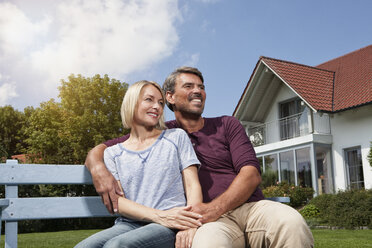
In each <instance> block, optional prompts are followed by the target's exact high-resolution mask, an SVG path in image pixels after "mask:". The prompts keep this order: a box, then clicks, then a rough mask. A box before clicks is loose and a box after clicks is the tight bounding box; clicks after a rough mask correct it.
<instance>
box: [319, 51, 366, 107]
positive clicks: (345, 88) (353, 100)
mask: <svg viewBox="0 0 372 248" xmlns="http://www.w3.org/2000/svg"><path fill="white" fill-rule="evenodd" d="M317 68H321V69H326V70H331V71H335V72H336V73H335V87H334V109H333V111H340V110H344V109H348V108H352V107H356V106H359V105H364V104H367V103H371V102H372V45H369V46H367V47H364V48H361V49H359V50H356V51H354V52H351V53H348V54H346V55H343V56H341V57H338V58H336V59H333V60H330V61H328V62H325V63H323V64H320V65H318V66H317Z"/></svg>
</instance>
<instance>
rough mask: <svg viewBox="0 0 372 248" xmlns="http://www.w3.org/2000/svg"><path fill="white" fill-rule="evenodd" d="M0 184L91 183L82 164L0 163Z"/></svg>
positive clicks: (89, 176)
mask: <svg viewBox="0 0 372 248" xmlns="http://www.w3.org/2000/svg"><path fill="white" fill-rule="evenodd" d="M0 184H7V185H19V184H92V177H91V175H90V173H89V171H88V170H87V169H86V168H85V166H84V165H44V164H18V165H17V164H16V165H9V164H8V165H7V164H0Z"/></svg>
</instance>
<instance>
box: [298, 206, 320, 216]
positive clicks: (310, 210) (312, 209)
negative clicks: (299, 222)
mask: <svg viewBox="0 0 372 248" xmlns="http://www.w3.org/2000/svg"><path fill="white" fill-rule="evenodd" d="M319 212H320V211H319V209H318V208H317V207H316V206H315V205H314V204H308V205H306V206H305V207H304V208H303V209H301V210H300V214H301V215H302V216H303V217H304V218H306V219H308V218H315V217H317V216H318V215H319Z"/></svg>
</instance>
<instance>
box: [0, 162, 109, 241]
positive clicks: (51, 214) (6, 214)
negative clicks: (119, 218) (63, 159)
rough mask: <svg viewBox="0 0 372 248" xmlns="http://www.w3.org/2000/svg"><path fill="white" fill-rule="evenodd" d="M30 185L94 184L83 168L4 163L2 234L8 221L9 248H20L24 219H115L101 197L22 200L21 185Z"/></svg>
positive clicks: (0, 209) (1, 176) (1, 178)
mask: <svg viewBox="0 0 372 248" xmlns="http://www.w3.org/2000/svg"><path fill="white" fill-rule="evenodd" d="M30 184H61V185H62V184H92V178H91V176H90V173H89V171H88V170H87V169H86V168H85V166H83V165H42V164H18V161H17V160H7V162H6V164H0V185H5V199H4V198H2V199H0V233H1V222H2V221H5V248H16V247H17V233H18V221H21V220H36V219H38V220H39V219H64V218H88V217H112V215H111V214H110V213H109V212H108V211H107V209H106V207H105V206H104V205H103V203H102V201H101V197H99V196H88V197H27V198H19V197H18V185H30ZM0 237H1V236H0ZM0 242H1V240H0Z"/></svg>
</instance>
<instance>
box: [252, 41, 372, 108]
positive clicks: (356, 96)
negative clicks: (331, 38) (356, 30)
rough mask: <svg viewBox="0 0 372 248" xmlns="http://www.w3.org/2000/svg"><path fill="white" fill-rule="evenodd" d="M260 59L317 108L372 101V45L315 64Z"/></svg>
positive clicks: (338, 106) (348, 106)
mask: <svg viewBox="0 0 372 248" xmlns="http://www.w3.org/2000/svg"><path fill="white" fill-rule="evenodd" d="M260 61H262V62H263V63H264V64H265V65H266V66H268V67H269V68H270V69H271V70H272V71H273V72H274V73H275V74H276V75H277V76H279V77H280V78H281V79H282V80H284V81H285V82H286V83H287V84H288V86H289V87H291V88H292V89H293V90H294V91H295V92H297V94H298V95H300V96H301V97H302V98H303V99H304V100H305V101H306V102H307V103H308V104H310V105H311V106H312V107H313V108H315V109H316V110H320V111H325V112H338V111H341V110H345V109H349V108H353V107H356V106H360V105H364V104H367V103H372V45H370V46H367V47H365V48H362V49H359V50H357V51H354V52H351V53H349V54H346V55H343V56H341V57H338V58H335V59H333V60H330V61H328V62H325V63H323V64H321V65H318V66H316V67H312V66H307V65H302V64H297V63H293V62H288V61H283V60H278V59H273V58H268V57H261V58H260ZM248 84H249V82H248Z"/></svg>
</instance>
